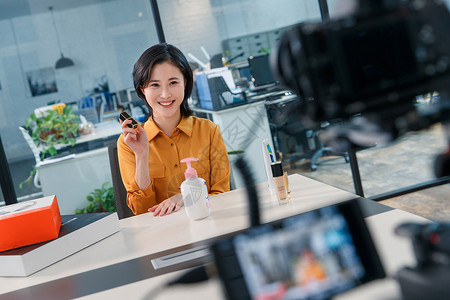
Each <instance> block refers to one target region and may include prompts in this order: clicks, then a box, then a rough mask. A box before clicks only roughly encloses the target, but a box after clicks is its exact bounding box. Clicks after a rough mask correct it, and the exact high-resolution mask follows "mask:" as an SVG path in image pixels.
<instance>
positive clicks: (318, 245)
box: [234, 206, 365, 299]
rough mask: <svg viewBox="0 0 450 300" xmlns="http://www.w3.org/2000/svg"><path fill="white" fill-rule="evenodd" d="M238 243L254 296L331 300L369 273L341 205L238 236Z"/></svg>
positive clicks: (240, 259)
mask: <svg viewBox="0 0 450 300" xmlns="http://www.w3.org/2000/svg"><path fill="white" fill-rule="evenodd" d="M234 247H235V251H236V255H237V258H238V261H239V265H240V268H241V270H242V274H243V277H244V279H245V282H246V285H247V288H248V291H249V294H250V296H251V298H252V299H327V298H329V297H330V296H331V295H334V294H337V293H339V292H342V291H345V290H348V289H350V288H352V287H354V286H356V285H358V284H359V283H360V279H361V278H362V277H363V276H364V275H365V268H364V265H363V263H362V261H361V258H360V257H359V255H358V251H357V249H356V247H355V245H354V242H353V238H352V234H351V232H350V231H349V225H348V224H347V221H346V219H345V217H344V216H343V215H342V214H341V212H340V211H339V210H338V208H337V207H336V206H330V207H326V208H322V209H319V210H316V211H313V212H308V213H305V214H301V215H298V216H295V217H291V218H288V219H285V220H284V221H283V222H282V223H281V227H280V228H274V227H273V226H271V225H265V226H261V227H258V228H255V229H254V230H253V229H252V230H251V231H250V232H249V233H247V234H240V235H237V236H236V237H235V239H234Z"/></svg>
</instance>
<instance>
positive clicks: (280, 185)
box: [271, 162, 289, 205]
mask: <svg viewBox="0 0 450 300" xmlns="http://www.w3.org/2000/svg"><path fill="white" fill-rule="evenodd" d="M271 167H272V175H273V183H274V185H275V192H276V195H277V199H278V203H279V204H280V205H284V204H286V203H288V201H289V198H288V193H287V187H286V180H285V178H284V173H283V167H282V165H281V162H275V163H273V164H271Z"/></svg>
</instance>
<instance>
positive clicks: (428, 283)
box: [395, 223, 450, 300]
mask: <svg viewBox="0 0 450 300" xmlns="http://www.w3.org/2000/svg"><path fill="white" fill-rule="evenodd" d="M395 232H396V233H397V234H398V235H399V236H404V237H408V238H410V239H411V240H412V245H413V250H414V254H415V256H416V259H417V266H415V267H414V268H411V267H407V268H403V269H402V270H400V271H399V272H398V274H397V277H398V281H399V283H400V287H401V289H402V293H403V297H404V298H405V299H410V300H415V299H449V298H450V290H449V289H448V287H449V285H450V224H448V223H430V224H417V223H404V224H401V225H400V226H398V227H397V228H396V229H395Z"/></svg>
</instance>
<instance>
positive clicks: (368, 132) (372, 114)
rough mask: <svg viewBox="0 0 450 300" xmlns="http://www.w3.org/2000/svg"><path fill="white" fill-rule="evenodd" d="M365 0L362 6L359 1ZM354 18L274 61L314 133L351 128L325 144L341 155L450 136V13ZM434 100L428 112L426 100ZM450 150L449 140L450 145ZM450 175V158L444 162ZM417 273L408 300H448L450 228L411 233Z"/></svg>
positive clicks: (434, 0) (304, 28)
mask: <svg viewBox="0 0 450 300" xmlns="http://www.w3.org/2000/svg"><path fill="white" fill-rule="evenodd" d="M355 1H356V0H355ZM357 3H358V4H359V5H358V6H357V8H356V10H355V11H354V12H350V13H349V14H347V15H346V16H343V17H339V18H336V19H334V20H333V19H332V20H328V21H325V22H320V23H318V22H317V23H304V24H299V25H297V26H294V27H292V28H291V29H289V30H287V31H286V32H285V33H284V35H283V36H282V37H281V39H280V42H279V44H278V46H277V49H275V51H274V52H273V53H272V54H271V58H270V59H271V68H272V72H273V73H274V75H275V77H277V79H278V80H279V82H280V84H281V85H284V86H286V87H287V88H289V89H291V90H293V91H294V92H295V93H297V94H298V95H299V96H300V97H301V104H300V107H301V111H302V113H301V115H300V116H299V118H300V120H301V121H302V122H303V124H304V126H311V127H317V126H318V125H320V123H321V122H324V121H332V120H335V119H340V120H344V123H345V125H344V126H340V127H332V126H331V127H329V128H328V129H327V130H326V131H325V132H324V134H323V135H322V138H323V137H324V143H325V144H327V145H328V146H331V147H333V148H334V149H335V150H336V151H339V152H342V151H347V150H349V149H351V148H364V147H369V146H374V145H376V144H380V143H387V142H389V141H392V140H394V139H395V138H397V137H398V136H400V135H402V134H404V133H406V132H408V131H414V130H421V129H426V128H428V127H429V126H431V125H433V124H435V123H438V122H442V123H443V124H444V129H445V130H446V131H447V138H448V137H450V134H449V133H450V131H449V128H450V127H449V126H448V124H445V123H448V120H449V119H450V99H449V87H450V34H449V33H450V32H449V30H450V13H449V10H448V8H447V6H446V4H445V2H444V1H438V0H391V1H389V0H381V1H376V0H360V1H357ZM436 93H437V94H438V95H439V97H434V98H433V97H430V100H429V101H428V103H427V104H426V105H418V101H417V97H419V96H421V95H425V94H429V95H434V94H436ZM447 142H449V141H447ZM435 171H436V174H437V176H444V175H450V151H448V152H447V153H446V154H443V155H441V156H440V157H438V159H437V160H436V167H435ZM396 232H397V234H399V235H402V236H406V237H409V238H411V240H412V244H413V248H414V253H415V255H416V258H417V262H418V263H417V266H415V267H413V268H409V267H407V268H403V269H401V270H400V271H399V272H398V280H399V283H400V286H401V288H402V293H403V296H404V298H405V299H448V298H449V297H450V293H449V291H448V287H449V285H450V280H449V278H450V245H449V244H448V243H449V240H450V225H449V224H440V223H437V224H436V223H434V224H428V225H422V224H403V225H401V226H399V227H398V228H397V230H396Z"/></svg>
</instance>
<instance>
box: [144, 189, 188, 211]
mask: <svg viewBox="0 0 450 300" xmlns="http://www.w3.org/2000/svg"><path fill="white" fill-rule="evenodd" d="M182 206H183V197H182V196H181V194H176V195H173V196H172V197H170V198H167V199H166V200H164V201H163V202H161V203H159V204H157V205H154V206H152V207H150V208H149V209H148V211H149V212H153V216H158V215H159V216H164V215H170V214H171V213H172V212H176V211H178V210H180V208H181V207H182Z"/></svg>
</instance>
